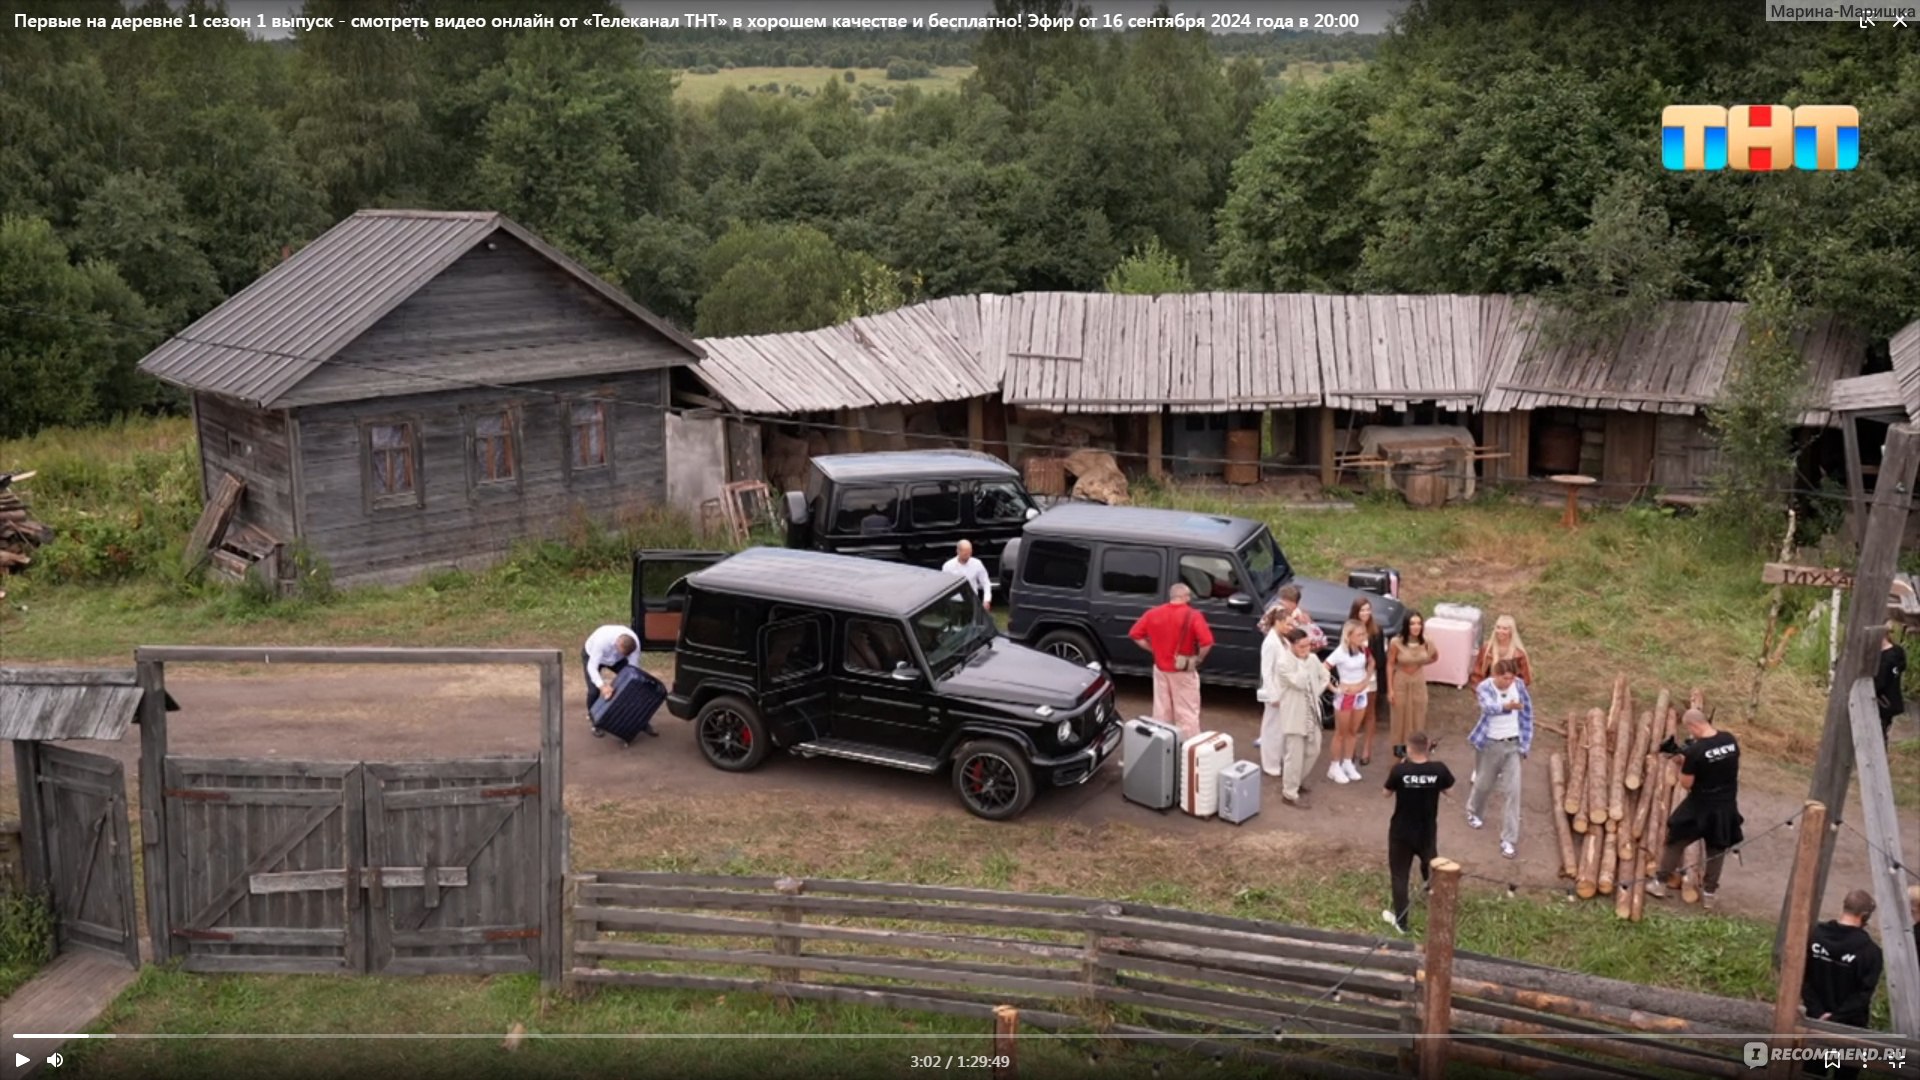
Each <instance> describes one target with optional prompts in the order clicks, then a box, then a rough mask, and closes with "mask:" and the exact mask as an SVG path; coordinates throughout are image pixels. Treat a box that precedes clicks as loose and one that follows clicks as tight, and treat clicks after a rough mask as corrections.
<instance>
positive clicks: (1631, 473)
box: [1481, 296, 1867, 500]
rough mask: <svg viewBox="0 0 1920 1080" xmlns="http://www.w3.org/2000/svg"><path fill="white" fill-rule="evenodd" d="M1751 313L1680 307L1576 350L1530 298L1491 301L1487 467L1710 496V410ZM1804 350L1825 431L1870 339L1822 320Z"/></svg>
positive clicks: (1633, 489)
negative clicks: (1496, 454) (1831, 404)
mask: <svg viewBox="0 0 1920 1080" xmlns="http://www.w3.org/2000/svg"><path fill="white" fill-rule="evenodd" d="M1745 311H1746V305H1745V304H1739V303H1728V302H1713V303H1708V302H1680V301H1676V302H1672V303H1668V304H1665V305H1663V306H1662V309H1661V311H1660V313H1659V314H1658V315H1657V316H1656V317H1654V318H1652V319H1650V320H1648V321H1647V322H1645V323H1642V324H1636V325H1634V326H1632V327H1630V328H1628V329H1626V330H1623V331H1621V332H1620V333H1618V334H1616V335H1614V336H1612V337H1611V338H1609V339H1607V340H1604V341H1599V342H1594V343H1582V344H1569V343H1556V342H1555V341H1553V340H1552V338H1551V336H1550V335H1548V334H1547V332H1546V329H1545V320H1544V319H1543V318H1542V310H1541V308H1540V306H1539V304H1538V303H1537V302H1535V301H1533V300H1532V299H1529V298H1526V297H1506V296H1492V297H1488V298H1487V319H1486V330H1485V336H1486V344H1487V353H1488V355H1487V361H1486V393H1485V397H1484V398H1483V400H1482V404H1481V411H1482V413H1483V414H1484V415H1483V416H1482V418H1481V424H1482V432H1483V435H1482V437H1483V439H1484V440H1485V442H1486V443H1488V444H1489V445H1490V446H1492V447H1495V448H1497V449H1498V450H1500V451H1502V452H1503V453H1504V454H1505V456H1504V457H1500V458H1495V459H1493V460H1491V461H1489V462H1488V469H1487V473H1488V479H1494V480H1503V481H1511V482H1525V481H1527V480H1528V479H1530V478H1539V477H1546V476H1550V475H1554V474H1580V475H1585V476H1591V477H1593V478H1594V479H1596V480H1597V481H1599V484H1598V485H1597V489H1596V494H1597V495H1598V496H1600V497H1601V498H1608V499H1628V498H1633V497H1636V496H1638V495H1641V494H1645V493H1649V492H1651V491H1653V490H1654V489H1660V490H1661V491H1663V492H1665V493H1668V494H1669V495H1671V496H1678V498H1679V499H1680V500H1687V499H1693V498H1698V497H1701V496H1703V495H1704V494H1705V492H1704V487H1705V485H1706V483H1707V481H1708V479H1709V478H1710V477H1711V476H1712V474H1713V471H1714V466H1715V459H1716V454H1717V451H1716V449H1715V447H1714V442H1713V436H1712V433H1711V431H1710V430H1709V429H1708V426H1707V418H1706V409H1707V407H1708V406H1710V405H1712V404H1713V403H1714V402H1715V401H1717V400H1719V397H1720V392H1721V389H1722V387H1723V386H1724V384H1725V382H1726V379H1727V369H1728V364H1729V362H1730V361H1731V360H1732V358H1733V357H1734V356H1735V354H1736V352H1737V350H1738V349H1739V348H1740V346H1741V343H1742V342H1743V341H1744V340H1745V330H1744V328H1743V326H1742V320H1741V316H1742V315H1743V313H1744V312H1745ZM1800 348H1801V353H1802V355H1803V356H1804V358H1805V360H1806V363H1807V372H1808V376H1809V381H1810V383H1811V394H1810V397H1809V407H1808V410H1807V412H1806V414H1805V415H1804V417H1803V418H1802V421H1803V423H1804V424H1805V425H1806V426H1807V427H1815V428H1823V427H1826V426H1827V425H1828V424H1830V423H1831V422H1832V418H1833V414H1832V413H1831V412H1830V410H1829V408H1828V400H1829V396H1830V394H1831V393H1832V388H1833V386H1834V384H1835V383H1836V382H1838V381H1840V380H1842V379H1845V378H1847V377H1849V376H1854V375H1857V374H1858V373H1859V372H1860V370H1861V365H1862V363H1863V361H1864V360H1865V357H1866V350H1867V341H1866V340H1865V338H1863V337H1861V336H1860V335H1858V334H1855V333H1853V332H1851V331H1849V330H1847V329H1846V328H1844V327H1842V326H1839V325H1838V324H1836V323H1834V322H1832V321H1831V320H1822V321H1820V322H1817V323H1815V324H1814V325H1813V326H1812V327H1811V328H1810V329H1808V330H1807V331H1806V332H1805V333H1804V334H1803V335H1801V339H1800Z"/></svg>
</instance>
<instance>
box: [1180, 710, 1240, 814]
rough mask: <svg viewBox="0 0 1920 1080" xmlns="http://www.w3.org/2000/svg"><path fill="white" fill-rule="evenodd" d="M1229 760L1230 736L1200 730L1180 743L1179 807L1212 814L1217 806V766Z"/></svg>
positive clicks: (1198, 812)
mask: <svg viewBox="0 0 1920 1080" xmlns="http://www.w3.org/2000/svg"><path fill="white" fill-rule="evenodd" d="M1232 762H1233V736H1231V735H1228V734H1226V733H1224V732H1219V731H1203V732H1201V733H1200V734H1198V735H1195V736H1194V737H1193V738H1191V739H1188V740H1187V741H1186V742H1184V743H1182V744H1180V809H1182V810H1185V811H1186V812H1187V813H1189V814H1192V815H1193V816H1194V817H1212V816H1213V815H1214V814H1215V813H1216V812H1218V810H1219V808H1220V770H1221V769H1223V768H1225V767H1227V766H1228V765H1229V764H1231V763H1232Z"/></svg>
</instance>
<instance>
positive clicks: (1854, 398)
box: [1827, 371, 1907, 416]
mask: <svg viewBox="0 0 1920 1080" xmlns="http://www.w3.org/2000/svg"><path fill="white" fill-rule="evenodd" d="M1827 408H1828V409H1830V410H1831V411H1833V412H1853V413H1899V414H1901V415H1902V416H1905V415H1907V406H1906V403H1905V402H1904V401H1903V400H1902V399H1901V396H1900V376H1899V374H1898V373H1897V372H1892V371H1880V372H1876V373H1874V374H1872V375H1855V376H1854V377H1853V378H1851V379H1836V380H1834V383H1833V389H1832V391H1831V392H1830V393H1828V395H1827Z"/></svg>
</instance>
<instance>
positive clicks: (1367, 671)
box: [1326, 619, 1376, 784]
mask: <svg viewBox="0 0 1920 1080" xmlns="http://www.w3.org/2000/svg"><path fill="white" fill-rule="evenodd" d="M1326 663H1327V670H1328V671H1330V672H1332V673H1333V695H1334V696H1333V710H1334V711H1333V761H1332V763H1331V764H1329V765H1328V766H1327V779H1329V780H1331V781H1333V782H1334V783H1336V784H1351V783H1353V782H1354V781H1355V780H1358V779H1360V770H1359V769H1357V768H1355V767H1354V764H1353V750H1354V745H1355V744H1356V743H1358V742H1359V741H1360V718H1361V717H1362V716H1364V715H1366V712H1367V699H1368V698H1369V697H1371V696H1372V691H1373V684H1374V680H1375V678H1376V676H1375V674H1374V664H1373V650H1371V649H1370V648H1368V647H1367V627H1366V624H1365V623H1360V622H1355V621H1353V620H1351V619H1349V620H1347V624H1346V625H1345V626H1343V627H1341V628H1340V645H1339V647H1338V648H1336V649H1334V650H1333V652H1331V653H1329V654H1328V655H1327V661H1326Z"/></svg>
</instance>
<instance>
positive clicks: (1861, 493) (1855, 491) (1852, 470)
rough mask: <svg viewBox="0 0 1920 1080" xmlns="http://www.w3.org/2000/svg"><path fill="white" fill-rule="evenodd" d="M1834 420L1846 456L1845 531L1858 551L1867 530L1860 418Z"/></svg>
mask: <svg viewBox="0 0 1920 1080" xmlns="http://www.w3.org/2000/svg"><path fill="white" fill-rule="evenodd" d="M1835 419H1837V420H1839V421H1840V445H1841V448H1842V449H1843V450H1844V451H1845V452H1846V455H1847V531H1849V532H1851V533H1852V534H1853V546H1854V548H1855V549H1858V548H1859V547H1860V545H1862V544H1864V543H1865V542H1866V528H1867V478H1866V470H1865V469H1864V468H1862V467H1861V464H1860V417H1859V415H1858V414H1856V413H1840V414H1839V415H1838V416H1837V417H1835ZM1781 561H1783V562H1784V561H1785V560H1781Z"/></svg>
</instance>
